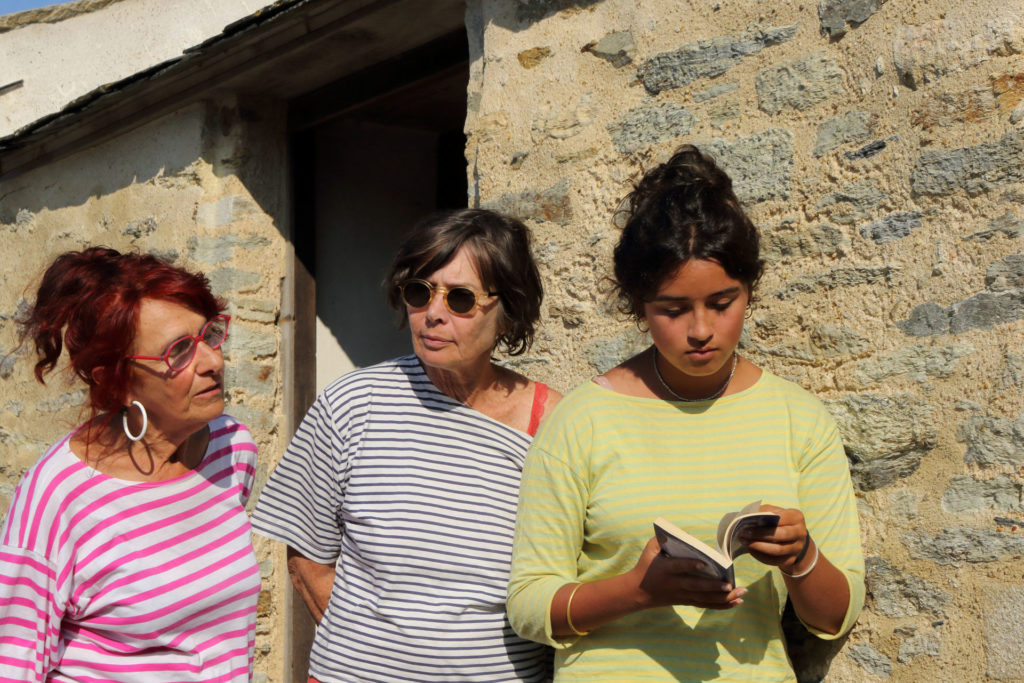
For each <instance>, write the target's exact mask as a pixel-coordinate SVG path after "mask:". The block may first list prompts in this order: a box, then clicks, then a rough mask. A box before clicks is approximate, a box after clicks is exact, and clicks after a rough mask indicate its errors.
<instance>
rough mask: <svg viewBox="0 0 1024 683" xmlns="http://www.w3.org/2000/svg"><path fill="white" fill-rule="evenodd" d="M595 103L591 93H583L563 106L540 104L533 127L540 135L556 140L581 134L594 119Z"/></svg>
mask: <svg viewBox="0 0 1024 683" xmlns="http://www.w3.org/2000/svg"><path fill="white" fill-rule="evenodd" d="M594 110H595V105H594V102H593V100H592V99H591V97H590V95H589V94H584V95H582V96H581V97H580V98H579V99H578V100H577V101H576V102H573V103H567V106H564V107H561V106H559V105H557V104H549V103H543V104H540V105H538V107H537V114H536V116H535V117H534V119H533V123H532V124H531V127H532V129H533V131H534V133H535V134H536V135H538V136H547V137H550V138H554V139H556V140H565V139H567V138H571V137H574V136H576V135H579V134H580V133H582V132H583V131H584V130H586V129H587V127H588V126H590V124H591V123H593V121H594Z"/></svg>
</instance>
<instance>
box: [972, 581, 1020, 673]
mask: <svg viewBox="0 0 1024 683" xmlns="http://www.w3.org/2000/svg"><path fill="white" fill-rule="evenodd" d="M983 591H984V597H983V599H982V614H984V616H985V656H986V657H987V659H988V667H987V669H986V672H985V673H987V674H988V676H989V677H990V678H991V679H994V680H997V681H1008V680H1014V681H1017V680H1020V679H1022V678H1024V648H1022V647H1021V645H1020V644H1021V642H1024V610H1021V608H1020V606H1021V605H1024V588H1022V587H1021V586H1013V585H1005V584H1003V585H999V584H997V585H992V586H987V587H986V588H984V589H983Z"/></svg>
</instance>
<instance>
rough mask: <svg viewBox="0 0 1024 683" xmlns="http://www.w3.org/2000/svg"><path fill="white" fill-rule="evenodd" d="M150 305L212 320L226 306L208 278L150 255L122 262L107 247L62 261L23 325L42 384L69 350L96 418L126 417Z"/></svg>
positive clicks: (49, 274) (120, 256) (48, 275)
mask: <svg viewBox="0 0 1024 683" xmlns="http://www.w3.org/2000/svg"><path fill="white" fill-rule="evenodd" d="M143 299H159V300H164V301H171V302H174V303H177V304H181V305H182V306H185V307H186V308H188V309H190V310H192V311H195V312H196V313H199V314H200V315H203V316H205V317H206V318H207V319H209V318H213V317H214V316H216V315H217V314H218V313H221V312H222V311H223V310H224V308H225V306H224V302H223V301H222V300H220V299H218V298H217V297H215V296H214V295H213V292H211V291H210V283H209V281H208V280H207V279H206V276H204V275H203V274H202V273H190V272H189V271H187V270H184V269H183V268H178V267H176V266H172V265H171V264H170V263H168V262H166V261H164V260H162V259H160V258H158V257H156V256H153V255H151V254H138V253H131V254H122V253H120V252H118V251H115V250H114V249H109V248H107V247H91V248H89V249H85V250H83V251H69V252H65V253H63V254H61V255H60V256H58V257H57V258H56V259H55V260H54V262H53V263H52V264H50V266H49V268H47V269H46V273H44V275H43V281H42V283H41V284H40V285H39V291H38V292H37V293H36V301H35V304H34V305H33V306H32V308H31V309H30V310H29V312H28V314H27V315H26V316H25V318H24V319H23V321H22V326H21V337H22V340H23V341H24V340H25V339H27V338H29V339H32V341H33V342H35V347H36V355H37V356H38V358H39V360H38V362H37V363H36V365H35V375H36V379H37V380H39V382H40V383H43V384H45V382H44V381H43V376H44V375H45V374H46V373H48V372H50V371H51V370H52V369H53V368H54V366H56V364H57V359H58V358H60V354H61V350H62V349H63V348H64V347H65V346H66V347H67V350H68V356H69V358H70V360H71V368H72V370H73V371H74V373H75V374H76V375H77V376H78V377H79V378H81V380H82V381H83V382H85V384H86V385H87V386H88V387H89V403H90V405H91V407H92V409H93V411H110V412H115V411H117V410H120V409H121V407H122V406H123V405H124V399H125V397H126V396H127V394H128V382H129V380H130V379H131V371H130V370H131V368H130V366H129V364H128V362H127V360H126V359H125V356H127V355H128V354H129V353H130V352H131V348H132V344H133V342H134V341H135V333H136V330H137V328H138V323H139V304H140V302H141V301H142V300H143Z"/></svg>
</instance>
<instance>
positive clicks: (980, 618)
mask: <svg viewBox="0 0 1024 683" xmlns="http://www.w3.org/2000/svg"><path fill="white" fill-rule="evenodd" d="M468 17H469V20H468V25H469V30H470V36H471V46H472V48H473V50H474V55H473V58H474V59H473V63H472V64H473V68H472V74H473V80H472V83H471V86H470V98H469V102H470V107H471V111H470V116H469V120H468V121H467V124H466V130H467V132H468V134H469V144H468V157H469V162H470V168H472V169H474V175H473V176H472V181H473V190H472V191H473V192H474V193H475V194H476V196H478V197H479V199H480V202H481V203H482V204H483V205H485V206H492V207H496V208H499V209H505V210H509V211H512V212H515V213H518V214H520V215H521V216H523V217H524V218H526V219H528V221H529V224H530V225H531V227H532V228H533V230H534V231H535V234H536V237H537V255H538V257H539V258H540V260H541V263H542V271H543V273H544V278H545V285H546V299H545V305H544V309H545V324H544V327H543V330H542V333H541V334H540V335H539V339H538V343H537V344H536V345H535V346H534V348H533V350H532V351H531V353H530V355H529V356H528V357H526V358H523V359H521V360H516V361H514V362H515V364H516V365H517V366H519V367H521V368H523V369H525V370H526V371H527V372H529V373H531V374H535V375H537V376H540V377H543V378H545V379H547V380H549V381H552V382H553V383H554V384H555V385H556V386H558V387H560V388H569V387H571V386H573V385H575V384H577V383H579V382H582V381H585V380H586V379H588V378H589V377H590V376H592V375H593V374H595V373H597V372H600V371H602V370H605V369H607V368H608V367H610V366H612V365H614V364H615V363H616V362H618V361H619V360H621V359H622V358H624V357H625V356H627V355H628V354H629V353H630V352H632V351H634V350H636V349H637V348H639V347H640V346H642V345H644V344H646V343H647V342H646V340H644V339H643V338H642V337H641V336H640V335H639V333H638V332H637V330H636V328H635V327H633V326H631V325H630V324H629V323H627V322H625V321H623V320H622V319H621V318H617V317H616V316H615V315H614V313H613V311H612V306H611V303H610V301H609V299H608V297H607V295H606V293H605V292H604V291H603V288H602V286H601V283H602V280H603V278H604V277H606V276H607V275H608V274H609V271H610V258H611V249H612V247H613V245H614V243H615V241H616V238H617V229H616V227H615V225H614V223H613V220H612V218H613V214H614V212H615V209H616V207H617V206H618V205H619V202H620V200H621V198H622V197H623V196H624V195H625V194H626V193H627V192H628V190H629V187H630V180H631V179H634V178H636V177H637V176H638V175H639V174H640V173H641V172H642V171H643V170H644V169H646V168H649V167H651V166H652V165H654V164H656V163H658V162H660V161H663V160H664V159H666V158H667V157H668V155H669V154H670V152H671V151H672V150H673V149H674V148H675V147H676V146H678V145H679V144H681V143H683V142H693V143H696V144H698V145H700V146H702V147H704V148H705V149H707V150H709V151H710V152H712V153H713V154H714V155H715V156H716V157H717V158H718V159H719V160H720V161H721V162H722V164H723V165H724V166H725V167H726V169H727V170H728V171H729V172H730V174H731V175H732V177H733V179H734V181H735V183H736V187H737V190H738V193H739V195H740V197H741V199H743V200H745V201H746V203H747V206H748V208H749V211H750V213H751V215H752V216H753V218H754V219H755V221H756V222H757V223H758V225H759V226H760V227H761V229H762V233H763V239H764V251H765V255H766V256H767V257H768V259H769V260H770V265H769V268H768V272H767V274H766V276H765V278H764V280H763V281H762V283H761V286H760V292H759V301H758V302H757V304H756V307H755V309H754V313H753V317H752V319H751V320H750V322H749V325H748V327H747V333H746V338H745V343H744V352H745V353H746V354H748V355H749V357H750V358H751V359H752V360H754V361H755V362H757V363H760V364H762V365H763V366H765V367H767V368H770V369H771V370H772V371H774V372H776V373H778V374H780V375H782V376H784V377H789V378H792V379H794V380H795V381H797V382H799V383H800V384H802V385H803V386H805V387H807V388H808V389H810V390H811V391H814V392H816V393H817V394H818V395H819V396H821V397H822V398H823V399H824V400H825V401H826V402H827V404H828V406H829V408H830V409H831V410H832V411H833V413H834V414H835V416H836V418H837V420H838V422H839V424H840V427H841V429H842V432H843V435H844V439H845V442H846V445H847V450H848V453H849V456H850V460H851V467H852V470H853V473H854V478H855V481H856V484H857V487H858V496H859V499H860V510H861V523H862V526H863V539H864V550H865V554H866V556H867V557H868V589H869V597H868V604H867V606H866V609H865V612H864V614H863V616H862V617H861V619H860V622H859V624H858V626H857V627H856V629H855V630H854V632H853V634H852V635H851V636H850V638H849V639H848V640H847V642H846V643H845V645H844V647H843V649H842V651H841V652H840V653H839V654H836V655H835V658H834V659H833V661H832V665H831V670H830V673H829V680H833V681H851V682H852V681H864V680H880V679H885V678H889V679H892V680H903V681H910V680H949V681H953V680H956V681H975V680H1020V679H1022V678H1024V654H1022V652H1021V649H1020V647H1019V645H1018V643H1019V641H1020V639H1021V637H1022V636H1024V626H1022V624H1021V621H1020V619H1018V618H1015V617H1014V616H1013V615H1014V614H1015V611H1014V609H1013V608H1011V607H1010V605H1016V606H1017V607H1019V596H1020V594H1021V591H1022V580H1021V576H1022V574H1024V571H1022V570H1024V562H1022V560H1021V558H1022V554H1024V536H1022V534H1024V531H1022V530H1019V528H1018V527H1024V509H1022V503H1021V488H1022V482H1024V478H1022V472H1024V469H1022V466H1024V436H1022V435H1024V398H1022V382H1024V373H1022V370H1024V353H1022V351H1021V346H1022V345H1021V341H1022V339H1024V334H1022V332H1024V322H1022V318H1024V256H1022V255H1021V254H1022V251H1024V241H1022V238H1024V213H1022V210H1021V205H1022V200H1024V175H1022V171H1021V168H1022V166H1021V159H1022V158H1024V156H1022V149H1024V128H1022V124H1021V120H1022V119H1024V104H1022V98H1024V89H1022V87H1021V83H1022V82H1024V74H1022V69H1024V60H1022V57H1021V54H1022V53H1024V8H1022V7H1021V6H1020V5H1019V4H1018V3H1003V2H995V1H993V2H989V1H986V0H974V1H972V2H967V3H963V2H954V1H953V0H949V1H947V2H944V1H939V2H929V3H912V4H908V3H898V2H863V1H857V0H848V1H844V0H821V1H820V2H818V3H795V2H780V3H767V4H766V3H757V2H738V3H737V2H721V3H719V2H687V3H676V2H647V3H635V2H632V1H627V0H605V1H604V2H579V1H577V2H572V1H570V0H565V1H562V2H540V1H534V0H519V1H514V2H513V1H509V0H481V1H479V2H471V3H470V10H469V14H468ZM510 93H513V94H512V95H511V96H510ZM827 649H828V648H819V650H818V651H817V653H816V654H815V655H814V656H818V655H820V652H822V651H827ZM805 666H806V665H805ZM803 671H804V678H805V679H806V680H813V679H814V676H815V675H816V674H820V666H819V665H818V664H817V663H814V664H812V665H811V666H806V668H804V669H803Z"/></svg>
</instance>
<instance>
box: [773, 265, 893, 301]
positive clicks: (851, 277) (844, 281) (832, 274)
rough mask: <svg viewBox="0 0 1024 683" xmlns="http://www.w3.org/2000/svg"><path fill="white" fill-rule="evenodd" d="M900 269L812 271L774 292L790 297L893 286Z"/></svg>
mask: <svg viewBox="0 0 1024 683" xmlns="http://www.w3.org/2000/svg"><path fill="white" fill-rule="evenodd" d="M897 275H899V269H898V268H896V267H895V266H856V267H853V268H833V269H831V270H828V271H826V272H824V273H811V274H809V275H801V276H799V277H796V278H794V279H793V280H791V281H790V282H789V283H787V285H786V287H784V288H783V289H781V290H778V291H776V292H773V294H774V295H775V296H776V297H778V298H779V299H789V298H791V297H793V296H796V295H798V294H813V293H815V292H818V291H821V290H823V289H825V290H829V289H836V288H839V287H856V286H858V285H875V284H880V283H884V284H885V285H886V286H887V287H891V286H893V285H894V284H895V282H896V276H897Z"/></svg>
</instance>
